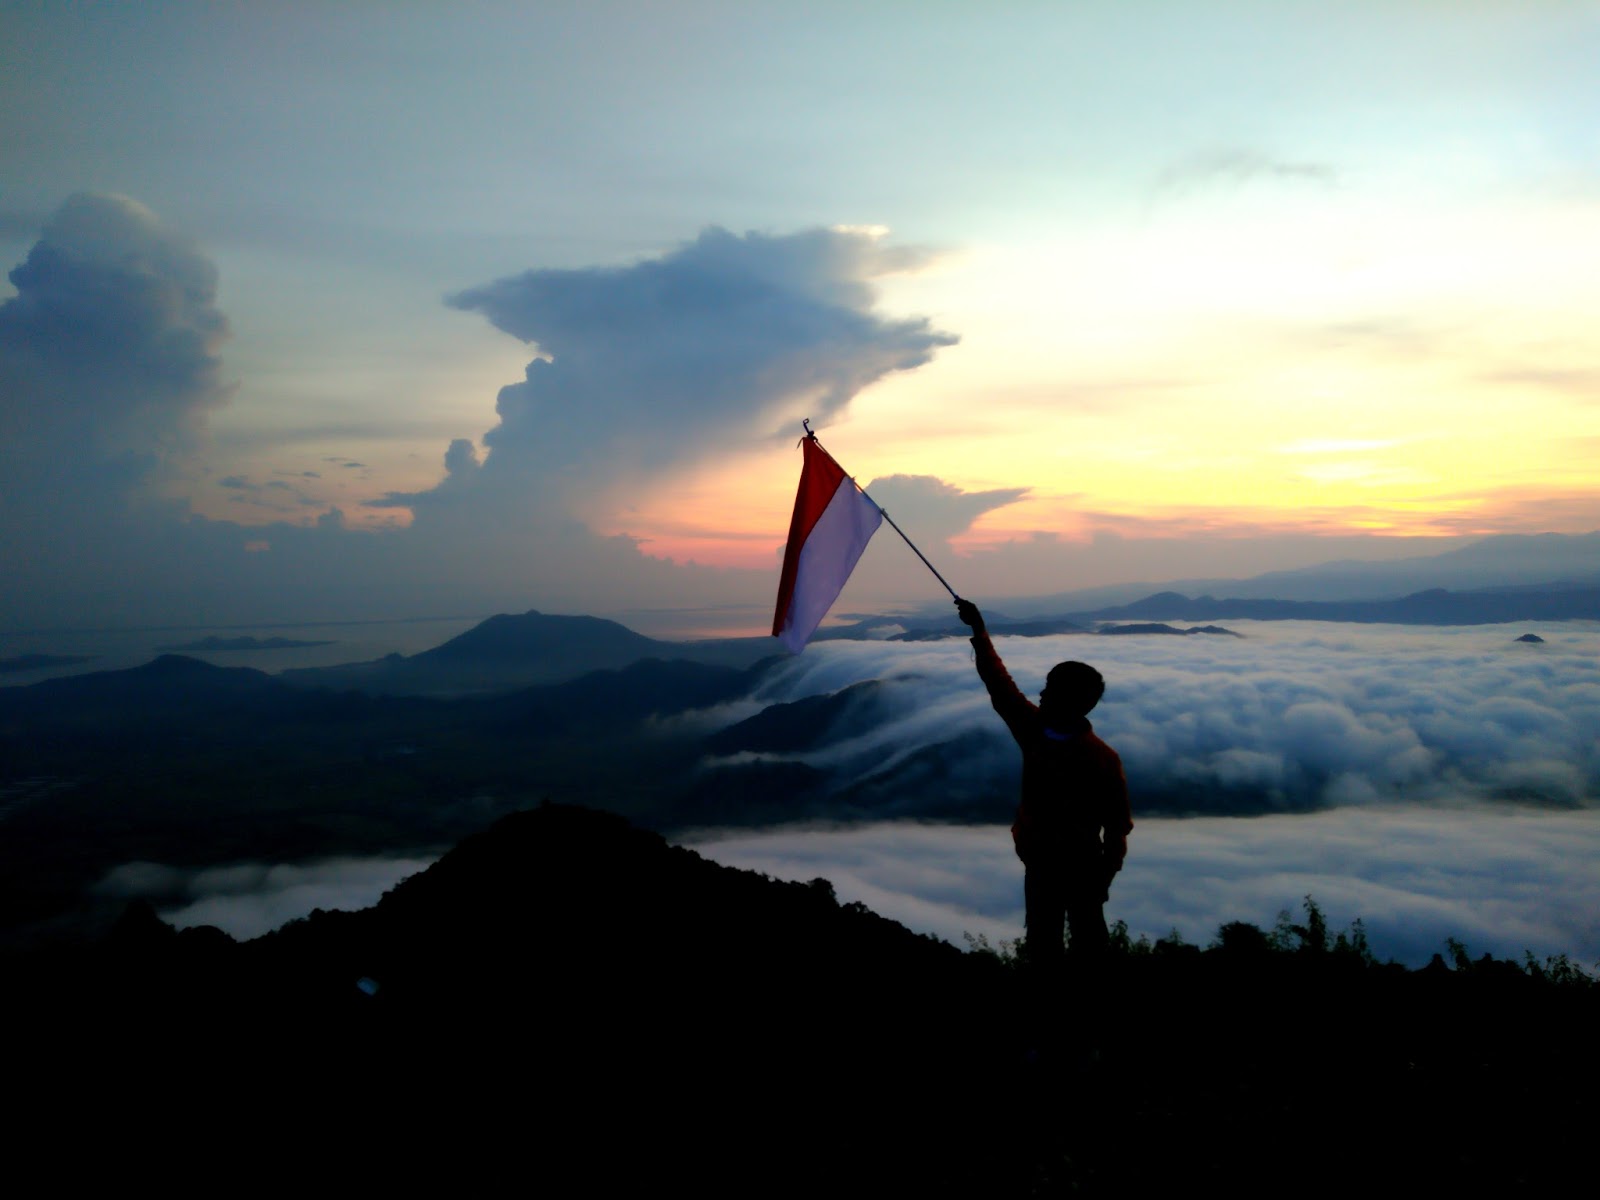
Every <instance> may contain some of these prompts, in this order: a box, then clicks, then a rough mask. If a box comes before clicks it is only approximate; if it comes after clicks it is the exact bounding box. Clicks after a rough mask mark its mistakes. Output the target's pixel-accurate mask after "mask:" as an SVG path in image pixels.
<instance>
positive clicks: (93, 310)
mask: <svg viewBox="0 0 1600 1200" xmlns="http://www.w3.org/2000/svg"><path fill="white" fill-rule="evenodd" d="M10 279H11V282H12V284H13V286H15V288H16V289H17V292H16V295H15V296H12V297H11V298H10V299H8V300H6V301H5V302H4V303H3V304H0V392H4V394H5V396H6V405H5V407H4V410H3V413H0V454H3V455H4V459H5V462H6V464H7V469H8V472H10V471H24V472H27V473H28V474H30V475H31V474H36V473H38V472H41V471H43V472H49V473H52V474H57V475H61V476H67V477H69V478H70V479H71V480H72V481H73V482H76V483H78V484H79V485H80V486H93V485H94V484H95V483H96V482H97V481H102V480H111V481H113V482H114V483H116V484H117V485H119V486H121V487H127V486H130V485H133V484H136V483H141V482H145V481H147V480H148V479H149V478H150V477H151V476H152V475H156V474H159V473H161V472H163V471H166V472H171V471H175V470H179V469H181V467H182V466H183V463H184V461H185V460H186V459H187V458H188V457H189V456H190V455H192V454H193V452H194V450H195V449H196V447H197V445H198V444H199V441H200V439H201V437H202V434H203V429H204V419H205V415H206V414H207V413H208V412H209V411H210V410H211V409H213V408H215V407H216V406H217V405H219V404H221V403H222V402H223V401H224V400H225V399H226V397H227V388H226V386H225V385H224V383H223V381H222V376H221V360H220V358H219V357H218V353H217V351H218V348H219V347H220V345H221V343H222V341H223V339H224V338H226V336H227V332H228V325H227V321H226V319H225V318H224V317H223V315H222V313H221V312H220V311H219V310H218V308H217V306H216V289H217V271H216V267H215V266H214V265H213V264H212V262H211V260H210V259H208V258H207V257H206V256H205V255H204V254H202V253H201V252H200V251H199V250H198V249H197V248H196V247H195V246H194V245H193V244H192V243H190V242H189V241H188V240H187V239H186V238H184V237H182V236H181V235H179V234H176V233H174V232H173V231H171V230H168V229H166V228H165V227H164V226H162V224H161V223H160V222H159V221H158V220H157V219H156V217H155V215H154V214H153V213H151V212H150V210H149V209H147V208H145V207H144V206H142V205H140V204H139V203H138V202H136V201H134V200H130V199H128V198H127V197H125V196H103V195H92V194H80V195H76V196H73V197H72V198H71V199H69V200H67V201H66V202H65V203H64V204H63V205H62V206H61V208H60V209H59V210H58V211H57V212H56V214H55V215H54V216H53V217H52V218H51V219H50V221H49V223H48V224H47V225H46V226H45V227H44V230H43V233H42V234H41V236H40V238H39V240H38V241H37V242H36V243H35V244H34V246H33V249H32V250H31V251H30V252H29V254H28V257H27V259H26V261H24V262H23V263H22V264H21V265H19V266H18V267H17V268H16V269H15V270H13V271H12V272H11V274H10Z"/></svg>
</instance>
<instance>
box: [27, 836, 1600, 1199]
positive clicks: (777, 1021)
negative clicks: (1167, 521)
mask: <svg viewBox="0 0 1600 1200" xmlns="http://www.w3.org/2000/svg"><path fill="white" fill-rule="evenodd" d="M1222 934H1223V936H1222V937H1221V940H1220V942H1219V948H1217V949H1214V950H1210V951H1206V952H1204V953H1202V952H1201V951H1199V950H1198V949H1196V948H1194V947H1183V946H1181V945H1176V944H1172V945H1169V944H1165V943H1163V944H1161V945H1158V946H1157V947H1155V948H1154V949H1148V948H1147V949H1146V950H1145V952H1142V953H1141V952H1139V948H1138V947H1132V948H1127V949H1125V950H1124V951H1123V952H1122V953H1121V954H1120V955H1119V956H1118V957H1117V958H1116V959H1114V960H1113V961H1112V963H1110V964H1109V965H1108V967H1107V968H1106V970H1105V972H1104V973H1102V974H1101V975H1100V976H1098V983H1095V982H1093V980H1092V979H1091V978H1090V977H1088V976H1077V977H1073V978H1069V979H1068V980H1066V981H1065V986H1064V987H1062V988H1060V989H1055V988H1044V987H1040V986H1037V985H1035V986H1032V987H1030V986H1029V984H1028V980H1027V977H1026V976H1025V975H1023V974H1019V973H1018V972H1017V971H1016V970H1013V969H1009V968H1008V967H1007V966H1006V965H1005V964H1004V963H1003V962H1001V961H1000V960H999V959H998V958H996V957H995V956H993V955H987V954H977V955H963V954H960V953H958V952H957V951H955V950H954V949H952V948H951V947H949V946H946V945H942V944H940V943H937V942H933V941H931V940H929V939H927V938H922V937H917V936H914V935H912V934H910V933H908V932H907V931H905V930H904V929H902V928H900V927H899V926H897V925H894V924H893V923H891V922H887V921H884V920H882V919H881V918H878V917H876V916H874V915H873V914H871V913H869V912H868V911H866V910H865V909H864V908H862V907H861V906H859V905H842V906H841V905H839V904H838V903H837V901H836V900H835V899H834V897H833V894H832V890H831V888H830V887H829V886H828V885H827V884H826V883H824V882H823V881H820V880H817V881H813V882H812V883H810V884H795V883H779V882H776V881H773V880H769V879H766V878H764V877H761V876H756V875H752V874H750V873H747V872H740V871H734V870H732V869H730V868H724V867H719V866H716V865H714V864H711V863H708V862H706V861H704V860H702V859H700V858H699V857H698V856H696V855H694V854H692V853H690V852H688V851H685V850H680V849H674V848H672V847H670V846H668V845H667V844H666V843H665V842H664V841H662V840H661V839H660V838H658V837H656V836H654V835H651V834H647V833H643V832H640V831H638V830H635V829H631V828H630V827H628V826H627V825H626V824H625V823H624V822H622V821H621V820H620V819H618V818H615V817H610V816H606V815H603V814H598V813H592V812H586V811H584V810H580V809H569V808H561V807H556V806H550V807H546V808H542V809H539V810H537V811H533V812H528V813H523V814H520V815H517V816H514V817H510V818H507V819H505V820H504V821H502V822H500V823H499V824H497V825H496V826H495V827H494V828H492V829H491V830H489V831H487V832H486V833H484V834H480V835H477V836H475V837H472V838H469V839H468V840H467V841H465V842H463V843H462V844H461V845H460V846H459V847H458V848H457V849H456V850H454V851H452V852H451V853H450V854H449V855H447V856H446V857H445V858H444V859H442V860H441V861H440V862H439V863H438V864H436V865H435V866H434V867H433V868H431V869H430V870H429V871H427V872H425V873H423V874H422V875H419V876H417V877H415V878H413V879H411V880H410V881H408V882H406V883H404V884H402V885H400V886H399V887H398V888H396V889H394V890H393V891H392V892H391V893H389V894H388V895H387V896H386V897H385V898H384V900H383V902H382V903H380V904H379V905H378V906H377V907H375V908H373V909H369V910H367V911H365V912H361V913H352V914H338V913H319V914H314V915H313V916H312V917H311V918H310V919H308V920H306V921H303V922H297V923H295V924H292V925H290V926H289V927H287V928H286V929H284V930H283V931H281V932H280V933H277V934H273V935H269V936H268V937H266V938H262V939H258V940H257V941H254V942H250V943H246V944H243V945H239V944H235V943H233V942H231V941H230V940H229V939H227V938H226V937H225V936H223V935H221V934H219V933H217V932H216V931H214V930H212V931H207V930H191V931H187V932H184V933H181V934H180V933H174V932H173V931H172V930H171V929H169V928H168V927H166V926H164V925H162V924H161V923H160V922H158V921H156V920H155V919H154V917H153V915H151V914H150V913H149V912H148V910H139V909H132V910H130V912H129V914H128V916H127V917H125V919H124V921H123V922H122V924H121V926H120V927H119V930H118V932H117V934H116V936H115V937H114V938H113V939H112V940H111V941H110V942H108V943H107V944H105V945H104V946H101V947H99V948H98V949H96V950H94V951H85V952H79V953H77V954H73V955H68V954H64V953H60V952H58V953H56V954H53V955H50V956H38V955H36V956H34V957H31V958H14V959H13V960H12V961H10V962H8V963H6V966H7V968H8V970H7V977H8V979H9V980H11V981H12V983H11V985H10V987H9V988H8V1003H9V1005H10V1007H11V1014H12V1016H13V1020H14V1022H16V1023H17V1024H16V1025H15V1026H14V1027H18V1028H26V1029H28V1030H29V1031H30V1035H31V1036H30V1037H29V1038H27V1039H25V1040H23V1041H22V1042H21V1043H20V1044H19V1045H18V1046H17V1047H16V1050H15V1053H14V1056H13V1058H14V1064H15V1065H14V1068H13V1073H12V1076H11V1085H12V1089H13V1092H14V1094H18V1095H26V1096H28V1097H29V1098H30V1101H31V1102H32V1103H31V1104H30V1105H29V1106H28V1109H27V1115H25V1117H24V1120H23V1123H22V1125H21V1126H20V1127H19V1128H18V1129H17V1130H15V1131H14V1132H16V1133H17V1134H18V1138H17V1140H16V1142H15V1143H14V1144H15V1145H17V1146H18V1147H20V1148H22V1150H23V1153H24V1154H26V1153H29V1152H32V1151H34V1150H35V1149H36V1148H37V1147H40V1146H45V1145H48V1144H49V1141H50V1138H51V1136H52V1132H53V1133H55V1134H59V1133H60V1132H61V1131H63V1130H66V1131H67V1132H68V1133H69V1134H70V1136H71V1137H72V1138H74V1139H76V1140H78V1141H85V1140H92V1141H93V1143H94V1144H95V1145H96V1146H98V1147H100V1153H101V1159H102V1161H104V1162H106V1163H107V1164H108V1167H109V1168H111V1169H115V1170H117V1171H123V1170H125V1169H126V1163H127V1161H128V1159H127V1158H126V1157H125V1154H126V1152H127V1151H128V1149H129V1148H130V1147H132V1148H133V1149H134V1150H139V1149H141V1148H142V1147H146V1146H149V1145H151V1144H159V1143H165V1142H168V1141H169V1140H170V1137H169V1134H168V1131H170V1130H172V1129H174V1128H177V1129H181V1130H182V1131H183V1134H184V1153H183V1156H182V1159H181V1165H186V1166H187V1165H196V1164H199V1165H203V1166H205V1167H207V1168H208V1169H214V1170H221V1171H224V1172H228V1171H233V1172H236V1171H237V1170H238V1164H239V1162H240V1161H242V1160H241V1159H240V1158H239V1157H238V1156H237V1154H236V1153H235V1152H236V1151H239V1150H243V1148H244V1147H245V1146H250V1145H253V1146H254V1147H255V1149H254V1154H255V1155H256V1157H258V1158H261V1159H262V1167H263V1168H264V1169H267V1170H271V1169H272V1168H274V1167H276V1168H279V1169H284V1170H290V1171H294V1172H301V1171H304V1170H307V1169H316V1170H318V1171H322V1172H326V1171H329V1170H333V1171H337V1172H340V1173H350V1174H352V1175H353V1176H354V1177H355V1178H358V1179H360V1180H361V1181H362V1183H363V1185H365V1186H371V1185H372V1184H373V1183H374V1182H377V1183H383V1184H388V1183H392V1182H408V1183H413V1184H414V1183H415V1182H417V1181H418V1180H419V1179H424V1178H427V1179H430V1180H431V1179H432V1178H433V1174H434V1173H437V1174H438V1176H439V1177H440V1178H442V1179H448V1180H449V1181H451V1182H453V1183H454V1184H455V1185H456V1186H457V1187H464V1188H466V1189H467V1190H468V1191H477V1190H483V1189H487V1188H490V1187H493V1186H495V1185H496V1183H497V1182H500V1181H503V1180H505V1179H507V1178H514V1179H515V1180H517V1181H518V1182H519V1183H522V1184H525V1185H527V1186H530V1187H533V1188H535V1189H536V1190H555V1191H558V1192H562V1191H571V1190H574V1189H576V1188H582V1189H583V1190H592V1191H597V1192H605V1193H611V1194H616V1192H617V1189H623V1190H631V1189H636V1188H640V1187H646V1186H648V1187H650V1188H652V1189H653V1190H666V1191H678V1190H687V1191H691V1192H693V1193H695V1194H727V1195H735V1194H737V1195H768V1194H773V1195H778V1194H795V1193H798V1192H806V1193H808V1194H816V1192H817V1191H819V1190H820V1191H824V1192H826V1193H827V1194H830V1195H966V1196H971V1195H984V1196H1027V1195H1054V1194H1057V1193H1068V1192H1072V1193H1076V1194H1086V1195H1139V1194H1156V1193H1159V1192H1162V1191H1170V1190H1173V1189H1178V1188H1183V1189H1185V1190H1196V1189H1198V1190H1201V1191H1207V1190H1213V1189H1222V1190H1225V1191H1226V1192H1227V1194H1241V1193H1250V1192H1255V1191H1262V1192H1268V1191H1270V1192H1273V1193H1275V1194H1284V1193H1294V1194H1300V1193H1305V1192H1308V1191H1315V1190H1318V1189H1321V1188H1354V1187H1357V1186H1361V1187H1365V1188H1368V1189H1371V1188H1374V1187H1375V1188H1377V1189H1378V1190H1379V1191H1384V1190H1395V1189H1400V1188H1416V1187H1422V1186H1424V1185H1425V1186H1426V1187H1427V1188H1428V1189H1430V1190H1434V1189H1441V1188H1442V1189H1465V1190H1467V1191H1469V1192H1475V1193H1481V1192H1482V1191H1484V1190H1485V1189H1504V1188H1517V1187H1524V1188H1533V1187H1541V1186H1545V1187H1551V1186H1554V1185H1555V1184H1556V1183H1558V1182H1560V1181H1562V1180H1563V1179H1565V1178H1566V1167H1567V1166H1568V1165H1569V1161H1570V1160H1569V1159H1568V1158H1567V1157H1566V1155H1565V1154H1563V1153H1562V1152H1560V1150H1559V1148H1561V1147H1576V1146H1579V1145H1582V1144H1584V1143H1583V1141H1581V1140H1580V1139H1581V1138H1583V1137H1586V1136H1587V1133H1588V1131H1589V1129H1590V1125H1591V1122H1592V1118H1593V1099H1592V1092H1591V1091H1590V1087H1589V1081H1590V1079H1591V1078H1592V1072H1593V1070H1594V1069H1595V1067H1596V1066H1600V1054H1597V1052H1596V1039H1595V1036H1594V1033H1593V1030H1594V1028H1595V1021H1594V1017H1595V1015H1596V1006H1595V999H1596V996H1595V989H1594V988H1593V987H1585V986H1581V985H1577V984H1568V985H1558V984H1556V983H1553V982H1551V981H1550V980H1549V979H1547V978H1546V979H1541V978H1536V977H1534V976H1530V975H1529V974H1526V973H1524V972H1523V971H1521V970H1519V969H1518V968H1517V967H1515V966H1513V965H1511V964H1497V963H1492V962H1488V961H1484V962H1480V963H1472V962H1470V961H1468V960H1467V959H1466V958H1465V957H1464V956H1463V957H1462V958H1461V959H1460V961H1459V962H1458V965H1457V968H1456V969H1455V970H1449V969H1446V968H1445V966H1444V965H1443V964H1442V963H1439V964H1437V966H1436V967H1434V968H1429V969H1427V970H1424V971H1418V972H1408V971H1405V970H1403V969H1401V968H1392V967H1381V966H1378V965H1375V964H1372V963H1371V962H1370V961H1369V960H1367V959H1365V958H1363V957H1362V956H1361V954H1360V953H1359V947H1355V946H1350V945H1338V946H1336V945H1334V944H1332V943H1331V942H1330V941H1329V940H1328V939H1327V937H1326V934H1325V931H1321V930H1320V929H1319V927H1318V925H1317V921H1316V920H1315V919H1308V921H1307V927H1306V928H1303V929H1300V930H1299V938H1300V947H1299V949H1298V950H1290V949H1288V948H1286V947H1283V946H1277V947H1275V946H1274V945H1273V943H1272V942H1271V941H1270V939H1268V938H1267V936H1266V935H1264V934H1262V933H1261V931H1259V930H1253V929H1251V928H1250V927H1248V926H1243V927H1226V928H1225V929H1224V930H1223V931H1222ZM1091 1051H1092V1052H1093V1057H1091ZM132 1081H137V1086H138V1089H139V1091H138V1097H139V1101H140V1103H139V1104H138V1105H136V1106H127V1105H123V1106H114V1107H111V1108H105V1107H103V1106H102V1107H98V1108H97V1107H96V1106H85V1105H83V1104H82V1103H81V1100H82V1098H83V1096H84V1095H86V1094H98V1093H101V1092H104V1091H107V1090H109V1089H110V1088H112V1087H127V1086H129V1085H130V1083H131V1082H132ZM224 1098H225V1099H224ZM68 1111H71V1112H72V1113H73V1114H74V1115H73V1120H72V1121H71V1122H70V1123H65V1122H63V1121H62V1120H61V1119H60V1114H62V1113H64V1112H68ZM1352 1114H1357V1115H1354V1116H1353V1115H1352ZM30 1122H31V1123H30ZM1352 1122H1354V1123H1353V1124H1352ZM258 1131H270V1133H269V1135H268V1136H269V1143H268V1145H267V1146H262V1145H261V1144H259V1142H258V1141H256V1139H257V1138H259V1136H260V1135H259V1133H258ZM242 1138H247V1139H249V1140H241V1139H242ZM1535 1146H1542V1147H1548V1148H1549V1150H1548V1152H1539V1153H1533V1152H1530V1149H1529V1148H1530V1147H1535ZM268 1148H270V1154H265V1155H264V1151H265V1150H267V1149H268Z"/></svg>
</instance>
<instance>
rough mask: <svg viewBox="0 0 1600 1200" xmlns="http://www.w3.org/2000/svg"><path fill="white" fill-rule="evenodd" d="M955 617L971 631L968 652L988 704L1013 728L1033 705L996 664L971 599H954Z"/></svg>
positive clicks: (1003, 666) (996, 660)
mask: <svg viewBox="0 0 1600 1200" xmlns="http://www.w3.org/2000/svg"><path fill="white" fill-rule="evenodd" d="M956 615H957V616H959V617H960V618H961V621H962V623H963V624H965V625H967V626H969V627H970V628H971V630H972V649H973V650H974V651H975V652H976V654H977V659H976V665H977V668H978V678H979V679H981V680H983V686H984V687H986V688H988V689H989V702H990V703H991V704H993V705H994V710H995V712H997V713H999V714H1000V717H1001V719H1002V720H1004V721H1005V723H1006V724H1007V725H1008V726H1012V727H1013V728H1014V727H1015V726H1014V723H1015V722H1016V721H1017V720H1018V719H1025V718H1026V716H1027V715H1028V714H1031V713H1032V712H1033V711H1034V708H1033V703H1032V702H1031V701H1030V700H1029V699H1028V698H1027V697H1026V696H1024V695H1023V694H1022V689H1021V688H1019V687H1018V686H1017V685H1016V683H1015V682H1014V681H1013V680H1012V678H1011V673H1010V672H1009V671H1007V670H1006V665H1005V663H1003V662H1001V661H1000V655H999V653H998V652H997V651H996V650H995V648H994V643H993V642H991V641H990V640H989V630H988V629H987V628H986V627H985V626H984V623H983V614H982V613H981V612H979V611H978V606H977V605H976V604H974V603H973V602H972V601H971V600H957V601H956Z"/></svg>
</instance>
